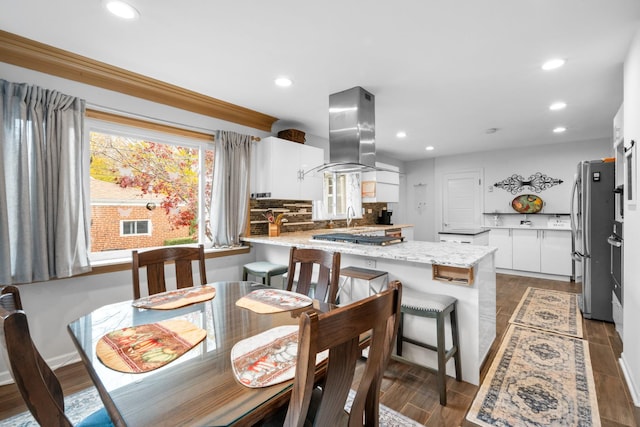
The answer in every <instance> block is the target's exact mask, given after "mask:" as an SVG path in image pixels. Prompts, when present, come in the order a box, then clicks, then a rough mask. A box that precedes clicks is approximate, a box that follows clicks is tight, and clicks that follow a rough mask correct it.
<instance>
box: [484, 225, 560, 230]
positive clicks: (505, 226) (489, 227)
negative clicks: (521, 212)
mask: <svg viewBox="0 0 640 427" xmlns="http://www.w3.org/2000/svg"><path fill="white" fill-rule="evenodd" d="M484 228H486V229H488V230H490V229H493V228H496V229H506V230H509V229H511V230H555V231H571V228H563V227H548V226H536V225H532V226H531V227H526V226H520V225H511V226H509V225H498V226H494V225H485V226H484Z"/></svg>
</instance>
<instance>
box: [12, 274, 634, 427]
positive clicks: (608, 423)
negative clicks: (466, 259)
mask: <svg viewBox="0 0 640 427" xmlns="http://www.w3.org/2000/svg"><path fill="white" fill-rule="evenodd" d="M529 286H533V287H538V288H544V289H555V290H562V291H566V292H579V291H580V285H579V284H574V283H568V282H560V281H552V280H544V279H534V278H529V277H520V276H511V275H504V274H498V275H497V301H496V315H497V337H496V340H495V342H494V344H493V346H492V347H491V350H490V353H489V356H488V360H487V363H486V364H485V367H484V369H483V372H482V375H481V376H482V377H484V375H485V373H486V370H487V369H488V367H489V366H490V364H491V361H492V360H493V357H494V355H495V353H496V351H497V349H498V347H499V345H500V342H501V340H502V336H503V334H504V333H505V331H506V327H507V325H508V322H509V319H510V318H511V314H512V313H513V310H514V309H515V308H516V306H517V305H518V302H519V301H520V299H521V298H522V295H523V294H524V292H525V291H526V289H527V287H529ZM583 326H584V334H585V339H587V340H588V341H589V351H590V353H591V361H592V367H593V374H594V379H595V383H596V392H597V395H598V406H599V410H600V417H601V422H602V426H603V427H622V426H630V427H640V409H639V408H636V407H634V406H633V404H632V402H631V397H630V395H629V391H628V389H627V386H626V384H625V382H624V378H623V376H622V372H621V370H620V365H619V364H618V358H619V357H620V353H621V351H622V342H621V341H620V338H619V337H618V334H617V333H616V331H615V329H614V327H613V325H612V324H610V323H605V322H600V321H592V320H585V321H584V324H583ZM56 373H57V375H58V377H59V378H60V381H61V383H62V385H63V389H64V391H65V395H66V394H70V393H75V392H77V391H79V390H82V389H84V388H86V387H88V386H90V385H91V380H90V378H89V376H88V374H87V372H86V370H85V369H84V366H83V365H82V364H81V363H74V364H70V365H68V366H64V367H62V368H59V369H58V370H56ZM477 389H478V387H476V386H474V385H471V384H469V383H465V382H456V381H455V379H453V378H451V377H448V380H447V392H448V395H447V399H448V404H447V406H446V407H444V406H440V404H439V399H438V393H437V388H436V380H435V376H434V375H433V374H431V373H430V372H427V371H425V370H423V369H420V368H417V367H413V366H408V365H405V364H402V363H399V362H395V361H391V362H390V364H389V367H388V369H387V372H386V373H385V379H384V381H383V384H382V396H381V398H380V401H381V403H382V404H384V405H386V406H388V407H390V408H392V409H395V410H396V411H398V412H400V413H402V414H404V415H406V416H408V417H410V418H412V419H414V420H416V421H418V422H420V423H421V424H423V425H425V426H441V427H454V426H467V425H469V424H468V423H466V422H465V421H464V417H465V415H466V413H467V410H468V409H469V406H470V405H471V402H472V401H473V398H474V396H475V393H476V391H477ZM25 410H26V407H25V405H24V403H23V402H22V399H21V397H20V395H19V393H18V392H17V390H16V387H15V385H13V384H11V385H5V386H2V387H0V426H1V425H2V420H4V419H6V418H8V417H10V416H12V415H15V414H17V413H20V412H22V411H25Z"/></svg>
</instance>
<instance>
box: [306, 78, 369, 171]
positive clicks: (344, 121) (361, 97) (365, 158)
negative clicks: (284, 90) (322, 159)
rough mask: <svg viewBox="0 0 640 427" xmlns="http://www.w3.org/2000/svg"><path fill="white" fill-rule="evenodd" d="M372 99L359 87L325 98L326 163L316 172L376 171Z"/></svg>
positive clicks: (315, 169)
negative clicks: (327, 127)
mask: <svg viewBox="0 0 640 427" xmlns="http://www.w3.org/2000/svg"><path fill="white" fill-rule="evenodd" d="M375 141H376V124H375V97H374V96H373V94H371V93H370V92H367V91H366V90H364V89H363V88H361V87H360V86H356V87H354V88H351V89H347V90H345V91H342V92H338V93H334V94H332V95H330V96H329V160H330V162H329V163H327V164H324V165H322V166H319V167H316V168H314V169H312V171H317V172H366V171H372V170H376V142H375Z"/></svg>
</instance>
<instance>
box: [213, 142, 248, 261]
mask: <svg viewBox="0 0 640 427" xmlns="http://www.w3.org/2000/svg"><path fill="white" fill-rule="evenodd" d="M250 171H251V136H249V135H242V134H239V133H235V132H227V131H219V132H217V133H216V149H215V164H214V168H213V191H212V195H211V218H210V220H211V234H212V235H213V246H214V247H217V248H219V247H230V246H240V245H241V244H242V242H241V241H240V236H241V235H242V234H243V233H244V229H245V227H246V225H247V219H248V218H247V217H248V215H247V210H248V208H249V191H250V190H249V176H250Z"/></svg>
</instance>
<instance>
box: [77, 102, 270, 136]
mask: <svg viewBox="0 0 640 427" xmlns="http://www.w3.org/2000/svg"><path fill="white" fill-rule="evenodd" d="M86 106H87V108H88V109H92V110H96V111H101V112H105V113H111V114H115V115H120V116H124V117H129V118H132V119H137V120H145V121H148V122H152V123H157V124H160V125H166V126H174V127H179V128H183V129H186V130H191V131H193V132H200V133H204V134H208V135H211V137H212V138H215V134H216V132H217V131H215V130H211V129H207V128H201V127H197V126H191V125H186V124H184V123H180V122H173V121H170V120H164V119H158V118H156V117H151V116H146V115H144V114H138V113H131V112H129V111H124V110H119V109H116V108H112V107H106V106H104V105H98V104H94V103H91V102H87V103H86ZM251 140H252V141H260V137H259V136H253V135H251Z"/></svg>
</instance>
